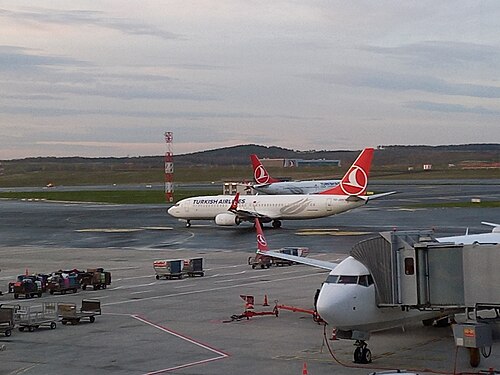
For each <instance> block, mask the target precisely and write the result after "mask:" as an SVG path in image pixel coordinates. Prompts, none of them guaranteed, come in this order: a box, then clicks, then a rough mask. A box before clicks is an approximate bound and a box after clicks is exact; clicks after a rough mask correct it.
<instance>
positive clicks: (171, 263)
mask: <svg viewBox="0 0 500 375" xmlns="http://www.w3.org/2000/svg"><path fill="white" fill-rule="evenodd" d="M183 267H184V261H183V260H155V261H154V262H153V269H154V270H155V273H156V276H155V277H156V280H159V279H161V278H165V279H168V280H171V279H173V278H178V279H182V277H183Z"/></svg>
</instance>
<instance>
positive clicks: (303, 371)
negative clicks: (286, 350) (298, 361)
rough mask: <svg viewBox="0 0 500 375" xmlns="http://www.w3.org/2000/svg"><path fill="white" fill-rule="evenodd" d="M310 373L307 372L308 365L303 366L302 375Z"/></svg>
mask: <svg viewBox="0 0 500 375" xmlns="http://www.w3.org/2000/svg"><path fill="white" fill-rule="evenodd" d="M308 374H309V372H307V363H306V362H304V365H303V366H302V375H308Z"/></svg>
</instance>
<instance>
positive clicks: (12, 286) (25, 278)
mask: <svg viewBox="0 0 500 375" xmlns="http://www.w3.org/2000/svg"><path fill="white" fill-rule="evenodd" d="M44 285H45V284H44V282H43V281H42V279H41V278H40V277H38V276H36V275H19V276H18V277H17V281H15V282H11V283H9V293H13V294H14V298H15V299H18V298H19V296H23V297H25V298H33V297H35V296H38V297H41V296H42V294H43V292H44Z"/></svg>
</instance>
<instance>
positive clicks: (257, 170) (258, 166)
mask: <svg viewBox="0 0 500 375" xmlns="http://www.w3.org/2000/svg"><path fill="white" fill-rule="evenodd" d="M250 159H251V160H252V168H253V180H254V181H255V183H257V184H270V183H273V182H279V181H280V180H277V179H275V178H272V177H271V176H270V175H269V173H268V172H267V170H266V168H264V166H263V165H262V163H261V162H260V160H259V158H258V157H257V155H255V154H252V155H250Z"/></svg>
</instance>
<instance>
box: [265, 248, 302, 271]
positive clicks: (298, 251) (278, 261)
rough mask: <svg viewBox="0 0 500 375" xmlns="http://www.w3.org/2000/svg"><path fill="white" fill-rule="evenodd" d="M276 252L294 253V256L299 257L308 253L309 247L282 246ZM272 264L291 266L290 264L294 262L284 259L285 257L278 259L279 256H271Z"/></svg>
mask: <svg viewBox="0 0 500 375" xmlns="http://www.w3.org/2000/svg"><path fill="white" fill-rule="evenodd" d="M277 252H278V253H282V254H287V255H294V256H299V257H306V256H307V255H309V248H307V247H283V248H281V249H279V250H278V251H277ZM273 264H274V265H275V266H278V267H279V266H291V265H292V264H295V262H292V261H291V260H285V259H279V258H273Z"/></svg>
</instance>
